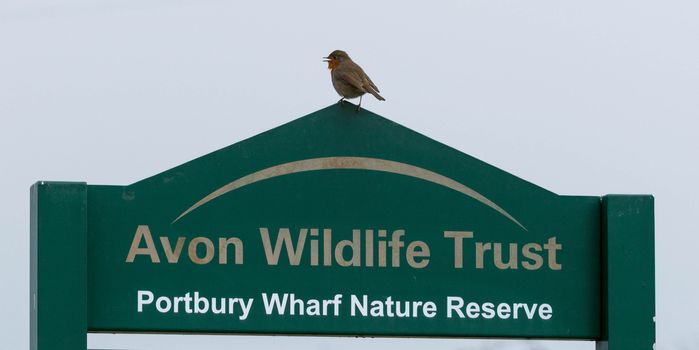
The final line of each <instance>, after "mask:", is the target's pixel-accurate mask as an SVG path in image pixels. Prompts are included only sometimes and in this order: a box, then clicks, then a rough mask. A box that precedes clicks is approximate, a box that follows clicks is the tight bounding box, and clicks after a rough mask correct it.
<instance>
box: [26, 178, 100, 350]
mask: <svg viewBox="0 0 699 350" xmlns="http://www.w3.org/2000/svg"><path fill="white" fill-rule="evenodd" d="M30 220H31V222H30V226H31V228H30V231H31V240H30V241H31V243H30V249H31V261H30V283H29V284H30V295H31V300H30V305H29V308H30V330H29V332H30V336H29V338H30V349H31V350H48V349H55V350H75V349H87V184H86V183H84V182H43V181H42V182H37V183H36V184H34V185H33V186H32V188H31V214H30Z"/></svg>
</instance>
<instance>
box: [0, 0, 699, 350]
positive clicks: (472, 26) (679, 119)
mask: <svg viewBox="0 0 699 350" xmlns="http://www.w3.org/2000/svg"><path fill="white" fill-rule="evenodd" d="M698 18H699V3H698V2H696V1H694V0H687V1H673V0H666V1H646V0H629V1H609V0H607V1H589V0H588V1H558V0H555V1H530V0H526V1H522V0H513V1H494V0H483V1H454V2H449V3H445V4H435V3H434V2H431V1H429V2H428V1H420V2H407V1H396V2H388V1H384V2H378V1H353V2H344V3H343V2H341V1H324V2H321V1H317V2H300V1H285V2H279V3H276V2H267V1H255V2H249V3H246V4H243V3H241V2H235V1H222V0H198V1H193V0H192V1H189V0H179V1H175V0H173V1H165V0H138V1H136V0H121V1H116V0H111V1H95V0H91V1H87V0H65V1H58V2H57V1H48V0H2V1H0V164H1V165H0V180H1V181H0V186H2V193H3V195H4V197H5V199H4V200H3V201H2V202H0V222H2V233H0V237H1V238H2V244H1V245H0V276H1V277H2V284H1V286H2V287H1V288H0V314H1V315H2V316H0V347H1V348H3V349H26V348H28V339H29V312H28V311H29V303H28V301H29V292H28V289H29V186H30V185H31V184H32V183H33V182H35V181H36V180H69V181H87V182H88V183H91V184H129V183H132V182H135V181H137V180H139V179H142V178H145V177H148V176H150V175H153V174H156V173H159V172H161V171H164V170H166V169H169V168H171V167H173V166H176V165H178V164H181V163H184V162H186V161H189V160H191V159H193V158H195V157H198V156H201V155H204V154H206V153H209V152H211V151H214V150H216V149H219V148H221V147H224V146H227V145H229V144H232V143H235V142H237V141H240V140H242V139H244V138H248V137H250V136H253V135H255V134H257V133H259V132H262V131H264V130H267V129H270V128H272V127H275V126H278V125H280V124H282V123H285V122H287V121H290V120H292V119H295V118H297V117H300V116H302V115H305V114H308V113H311V112H313V111H315V110H318V109H320V108H323V107H325V106H327V105H329V104H332V103H334V102H336V101H337V99H338V96H337V95H336V93H335V91H334V90H333V89H332V87H331V84H330V77H329V72H328V71H327V69H326V65H325V64H324V63H323V62H321V57H322V56H326V55H327V54H328V53H329V52H330V51H332V50H334V49H345V50H347V51H348V52H349V53H350V55H351V56H352V57H353V58H354V59H355V61H357V62H358V63H359V64H361V65H362V66H363V67H364V69H365V70H366V71H367V73H368V74H369V75H370V76H371V77H372V79H373V80H374V81H375V82H376V83H377V85H378V86H379V88H381V91H382V95H383V96H384V97H386V99H387V101H386V102H379V101H376V100H375V99H373V98H372V97H370V96H368V97H367V98H366V99H364V103H363V104H364V106H365V107H366V108H368V109H370V110H372V111H374V112H376V113H378V114H381V115H383V116H385V117H387V118H390V119H392V120H394V121H396V122H398V123H400V124H403V125H405V126H407V127H410V128H412V129H414V130H416V131H419V132H421V133H423V134H425V135H427V136H429V137H432V138H434V139H436V140H438V141H441V142H443V143H446V144H448V145H450V146H453V147H455V148H457V149H459V150H461V151H463V152H465V153H468V154H470V155H472V156H475V157H477V158H480V159H482V160H484V161H486V162H489V163H491V164H493V165H495V166H498V167H500V168H502V169H504V170H507V171H509V172H511V173H513V174H515V175H517V176H520V177H522V178H524V179H526V180H529V181H531V182H533V183H536V184H538V185H541V186H543V187H545V188H547V189H550V190H552V191H554V192H556V193H559V194H584V195H603V194H607V193H651V194H653V195H655V196H656V291H657V292H656V293H657V302H656V303H657V340H658V347H657V348H658V349H680V350H684V349H697V348H699V317H698V316H697V315H699V300H697V292H698V291H699V288H697V286H699V277H697V276H699V273H697V268H698V267H699V263H697V260H696V256H697V245H699V234H698V232H697V225H696V222H695V220H694V219H695V218H696V216H697V213H699V189H698V186H697V182H696V181H697V178H699V165H698V160H699V141H697V136H696V135H697V132H698V131H699V122H698V118H699V20H698ZM117 338H118V339H117ZM116 340H118V341H116ZM114 341H116V343H118V344H127V345H122V346H127V347H130V348H133V347H135V346H137V345H134V344H141V345H140V346H141V347H142V348H144V349H185V348H188V349H201V348H215V349H223V348H230V347H232V346H239V347H249V346H256V347H263V348H264V347H268V346H269V345H270V344H284V347H285V348H295V349H302V348H304V349H305V348H310V349H336V348H338V349H339V348H342V349H345V348H350V347H361V348H372V347H373V348H387V347H388V348H397V347H401V348H406V349H410V348H416V349H417V348H440V349H441V348H443V349H491V348H500V349H513V350H514V349H517V350H518V349H529V348H533V349H569V350H572V349H593V348H594V345H592V344H591V343H565V344H559V343H554V344H551V343H540V342H535V343H532V342H530V343H522V342H519V341H515V342H507V343H502V342H499V341H498V342H479V341H468V340H429V339H427V340H425V339H422V340H398V339H380V340H375V339H374V340H372V339H359V340H357V339H353V338H341V339H336V338H281V337H252V338H251V337H220V336H219V337H212V336H209V337H204V338H191V337H181V336H161V337H158V338H156V339H153V338H152V337H146V338H142V337H134V336H120V337H110V336H95V337H91V338H90V344H91V345H92V346H97V347H100V346H102V347H109V346H112V345H111V344H112V342H114ZM156 342H159V345H153V344H155V343H156ZM129 344H130V345H129ZM187 344H190V345H187ZM187 346H189V347H187Z"/></svg>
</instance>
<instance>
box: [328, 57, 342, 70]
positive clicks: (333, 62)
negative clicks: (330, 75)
mask: <svg viewBox="0 0 699 350" xmlns="http://www.w3.org/2000/svg"><path fill="white" fill-rule="evenodd" d="M339 64H340V60H337V59H331V60H330V61H328V69H330V70H333V69H335V67H337V66H338V65H339Z"/></svg>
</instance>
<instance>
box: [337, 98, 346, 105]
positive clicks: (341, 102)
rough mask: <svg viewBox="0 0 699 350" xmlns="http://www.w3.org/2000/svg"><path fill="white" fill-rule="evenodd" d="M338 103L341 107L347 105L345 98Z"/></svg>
mask: <svg viewBox="0 0 699 350" xmlns="http://www.w3.org/2000/svg"><path fill="white" fill-rule="evenodd" d="M337 103H339V104H340V106H344V105H345V98H344V97H343V98H341V99H340V100H339V101H337Z"/></svg>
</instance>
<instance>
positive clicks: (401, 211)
mask: <svg viewBox="0 0 699 350" xmlns="http://www.w3.org/2000/svg"><path fill="white" fill-rule="evenodd" d="M653 266H654V265H653V199H652V197H650V196H605V197H591V196H560V195H557V194H554V193H552V192H549V191H547V190H545V189H543V188H540V187H538V186H536V185H533V184H531V183H529V182H526V181H524V180H522V179H519V178H517V177H515V176H513V175H511V174H508V173H506V172H504V171H502V170H499V169H497V168H495V167H493V166H490V165H488V164H486V163H484V162H482V161H479V160H477V159H475V158H473V157H470V156H468V155H466V154H463V153H461V152H459V151H457V150H455V149H452V148H450V147H448V146H445V145H443V144H440V143H438V142H436V141H434V140H431V139H429V138H427V137H425V136H423V135H420V134H418V133H416V132H414V131H411V130H409V129H406V128H404V127H402V126H400V125H398V124H395V123H393V122H391V121H389V120H387V119H384V118H382V117H380V116H377V115H375V114H373V113H371V112H368V111H362V112H360V113H356V112H355V111H354V109H353V108H351V106H347V107H344V108H343V107H342V106H339V105H333V106H331V107H328V108H325V109H323V110H320V111H318V112H315V113H313V114H310V115H308V116H305V117H302V118H300V119H297V120H295V121H293V122H291V123H288V124H286V125H283V126H280V127H278V128H275V129H272V130H270V131H267V132H265V133H262V134H260V135H257V136H255V137H253V138H250V139H248V140H245V141H241V142H239V143H236V144H234V145H231V146H229V147H227V148H224V149H221V150H218V151H216V152H213V153H211V154H209V155H206V156H204V157H201V158H198V159H195V160H193V161H191V162H188V163H185V164H183V165H181V166H178V167H175V168H173V169H170V170H168V171H165V172H163V173H161V174H158V175H155V176H153V177H150V178H147V179H145V180H142V181H139V182H137V183H135V184H132V185H128V186H104V185H87V184H84V183H54V182H39V183H37V184H36V185H34V186H33V187H32V268H31V271H32V278H31V282H32V286H31V292H32V296H31V297H32V302H33V304H32V305H33V308H32V348H33V349H41V350H45V349H49V348H51V349H64V348H65V349H67V348H71V349H75V348H85V344H84V342H85V340H84V336H85V333H86V332H88V331H94V332H101V331H107V332H126V331H128V332H189V333H197V332H203V333H262V334H323V335H332V334H336V335H375V336H382V335H383V336H438V337H526V338H569V339H591V340H598V341H600V344H601V345H602V346H605V345H606V344H608V345H609V347H610V348H614V349H632V348H633V349H643V348H647V349H650V348H651V347H652V344H653V342H654V339H655V335H654V325H653V320H652V317H653V314H654V278H653V269H654V267H653ZM58 320H60V324H57V323H59V322H58ZM639 334H641V335H640V336H639ZM56 339H60V341H58V342H57V340H56ZM61 343H65V345H60V344H61ZM76 346H77V347H76Z"/></svg>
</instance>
